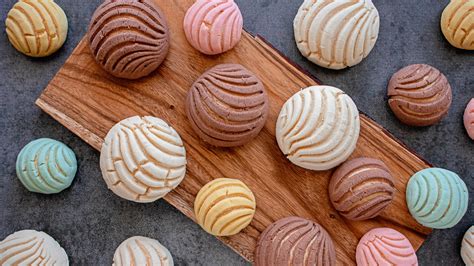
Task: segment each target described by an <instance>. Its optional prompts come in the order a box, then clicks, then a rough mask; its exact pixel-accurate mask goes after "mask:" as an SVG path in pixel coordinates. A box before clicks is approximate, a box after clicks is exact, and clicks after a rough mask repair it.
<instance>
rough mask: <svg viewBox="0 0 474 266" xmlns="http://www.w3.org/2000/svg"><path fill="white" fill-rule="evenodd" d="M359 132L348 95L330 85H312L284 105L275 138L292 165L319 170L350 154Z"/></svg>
mask: <svg viewBox="0 0 474 266" xmlns="http://www.w3.org/2000/svg"><path fill="white" fill-rule="evenodd" d="M359 131H360V119H359V112H358V110H357V107H356V105H355V104H354V102H353V101H352V99H351V98H350V97H349V96H348V95H347V94H345V93H344V92H343V91H341V90H340V89H337V88H335V87H331V86H312V87H308V88H306V89H304V90H302V91H300V92H298V93H296V94H295V95H293V96H292V97H291V98H290V99H289V100H288V101H287V102H286V103H285V104H284V105H283V107H282V110H281V112H280V115H279V116H278V121H277V125H276V138H277V141H278V146H280V149H281V151H282V152H283V154H285V156H287V158H288V159H289V160H290V161H291V162H292V163H294V164H296V165H298V166H300V167H303V168H306V169H310V170H318V171H320V170H328V169H331V168H334V167H336V166H338V165H339V164H341V163H342V162H344V161H345V160H346V159H347V158H348V157H349V156H350V155H351V154H352V152H353V151H354V149H355V147H356V144H357V140H358V138H359Z"/></svg>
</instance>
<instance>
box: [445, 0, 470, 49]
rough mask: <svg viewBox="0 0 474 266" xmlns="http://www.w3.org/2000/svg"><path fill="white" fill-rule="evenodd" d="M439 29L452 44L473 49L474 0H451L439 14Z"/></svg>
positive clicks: (460, 47)
mask: <svg viewBox="0 0 474 266" xmlns="http://www.w3.org/2000/svg"><path fill="white" fill-rule="evenodd" d="M441 30H442V31H443V34H444V37H446V39H447V40H448V42H449V43H450V44H451V45H452V46H454V47H456V48H459V49H465V50H474V1H472V0H451V2H450V3H449V4H448V5H447V6H446V8H445V9H444V11H443V15H442V16H441Z"/></svg>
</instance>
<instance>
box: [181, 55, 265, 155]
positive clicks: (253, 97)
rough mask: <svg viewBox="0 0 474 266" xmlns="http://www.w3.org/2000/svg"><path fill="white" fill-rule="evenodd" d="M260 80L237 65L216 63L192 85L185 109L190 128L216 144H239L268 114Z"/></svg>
mask: <svg viewBox="0 0 474 266" xmlns="http://www.w3.org/2000/svg"><path fill="white" fill-rule="evenodd" d="M268 105H269V104H268V96H267V93H266V92H265V88H264V86H263V83H262V82H261V81H260V80H259V79H258V78H257V77H256V76H255V75H254V74H253V73H252V72H250V71H249V70H247V69H246V68H245V67H243V66H241V65H238V64H222V65H217V66H215V67H213V68H211V69H209V70H208V71H207V72H205V73H204V74H203V75H202V76H201V77H199V78H198V79H197V80H196V82H195V83H194V84H193V85H192V87H191V89H190V90H189V92H188V97H187V104H186V112H187V115H188V118H189V121H190V123H191V126H192V128H193V129H194V131H195V132H196V133H197V134H198V136H199V137H200V138H201V139H202V140H204V141H205V142H207V143H209V144H211V145H213V146H218V147H234V146H240V145H243V144H245V143H247V142H249V141H250V140H252V139H253V138H254V137H256V136H257V135H258V133H259V132H260V130H261V129H262V128H263V126H264V125H265V121H266V120H267V116H268Z"/></svg>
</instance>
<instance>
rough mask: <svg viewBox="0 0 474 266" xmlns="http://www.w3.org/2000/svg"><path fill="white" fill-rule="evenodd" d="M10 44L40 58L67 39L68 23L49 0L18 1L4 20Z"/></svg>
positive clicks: (57, 6)
mask: <svg viewBox="0 0 474 266" xmlns="http://www.w3.org/2000/svg"><path fill="white" fill-rule="evenodd" d="M5 24H6V31H7V35H8V39H9V40H10V43H11V44H12V45H13V46H14V47H15V49H17V50H18V51H19V52H21V53H23V54H25V55H28V56H31V57H44V56H48V55H51V54H53V53H54V52H56V51H57V50H59V48H61V47H62V46H63V44H64V42H65V41H66V38H67V30H68V22H67V17H66V14H65V13H64V11H63V10H62V8H61V7H60V6H59V5H58V4H56V3H55V2H54V1H53V0H34V1H32V0H20V1H18V2H17V3H16V4H15V5H14V6H13V7H12V9H11V10H10V12H8V15H7V19H6V21H5Z"/></svg>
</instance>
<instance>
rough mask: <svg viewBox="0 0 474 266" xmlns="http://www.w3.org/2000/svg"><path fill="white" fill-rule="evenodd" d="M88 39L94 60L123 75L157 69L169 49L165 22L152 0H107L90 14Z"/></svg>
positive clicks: (135, 75)
mask: <svg viewBox="0 0 474 266" xmlns="http://www.w3.org/2000/svg"><path fill="white" fill-rule="evenodd" d="M88 39H89V45H90V49H91V52H92V54H93V56H94V57H95V59H96V61H97V63H98V64H99V65H100V66H101V67H102V68H103V69H104V70H106V71H107V72H108V73H110V74H112V75H113V76H116V77H119V78H126V79H137V78H141V77H144V76H147V75H148V74H150V73H151V72H153V71H154V70H156V69H157V68H158V66H159V65H160V64H161V63H162V62H163V60H164V59H165V58H166V55H167V54H168V50H169V32H168V24H167V22H166V19H165V16H164V15H163V13H162V11H161V9H160V7H159V6H158V5H157V4H156V2H155V1H153V0H141V1H137V0H119V1H113V0H106V1H105V2H104V3H103V4H102V5H100V6H99V7H98V8H97V10H96V11H95V12H94V15H93V16H92V19H91V22H90V25H89V32H88Z"/></svg>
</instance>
